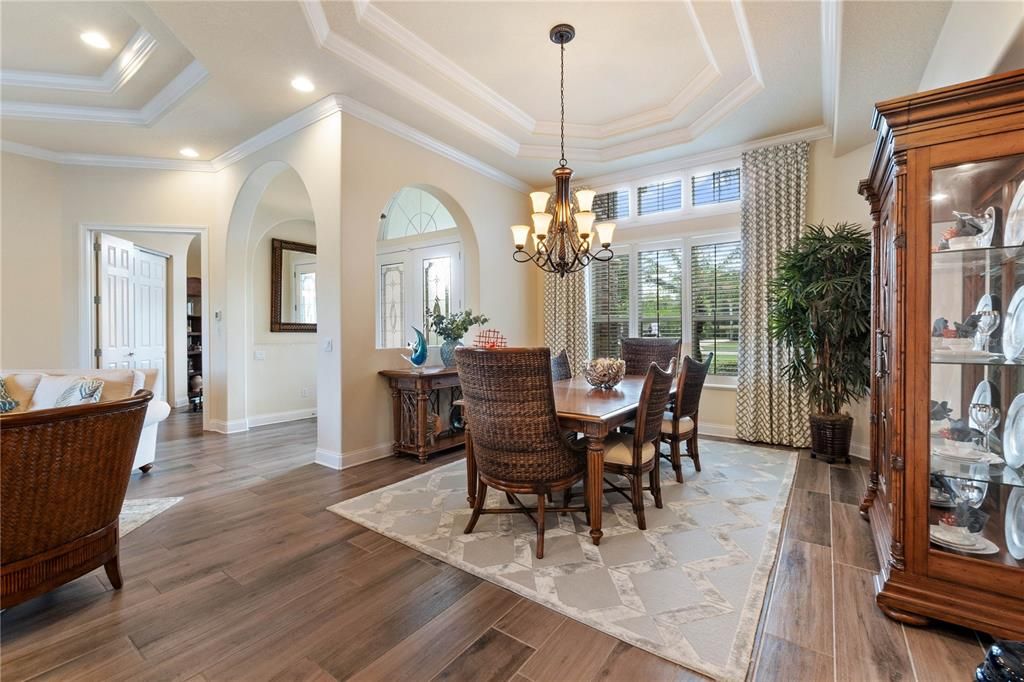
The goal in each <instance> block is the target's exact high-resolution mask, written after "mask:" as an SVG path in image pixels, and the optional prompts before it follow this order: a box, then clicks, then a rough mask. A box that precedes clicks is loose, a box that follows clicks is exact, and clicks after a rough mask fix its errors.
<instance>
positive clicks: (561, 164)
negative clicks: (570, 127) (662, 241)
mask: <svg viewBox="0 0 1024 682" xmlns="http://www.w3.org/2000/svg"><path fill="white" fill-rule="evenodd" d="M575 36H576V29H575V28H573V27H572V26H570V25H569V24H558V25H557V26H554V27H553V28H552V29H551V32H550V37H551V42H553V43H555V44H556V45H559V46H560V51H561V81H560V88H559V95H560V97H561V103H562V119H561V120H562V127H561V134H562V147H561V150H562V158H561V159H559V161H558V168H556V169H555V170H554V171H552V173H551V174H552V175H554V176H555V194H554V197H552V195H550V194H548V193H547V192H531V193H530V201H531V202H532V203H533V252H532V253H531V252H530V251H529V250H528V249H527V248H526V242H527V239H528V238H529V237H530V226H529V225H513V226H512V238H513V241H514V242H515V245H516V250H515V252H514V253H513V254H512V257H513V258H514V259H515V260H516V261H517V262H519V263H529V262H532V263H534V264H535V265H536V266H537V267H539V268H540V269H541V270H544V271H545V272H553V273H558V275H559V276H560V277H565V275H567V274H568V273H570V272H578V271H580V270H582V269H583V268H585V267H587V266H588V265H589V264H590V263H591V262H592V261H599V262H604V261H608V260H611V258H612V256H613V255H614V254H613V253H612V251H611V249H609V248H608V247H609V246H611V244H612V233H613V232H614V231H615V223H608V222H605V223H598V224H597V225H595V224H594V218H595V216H594V213H593V211H591V209H592V208H593V203H594V195H595V193H594V192H593V191H592V190H589V189H581V190H579V191H577V192H576V196H575V199H576V200H575V202H573V196H572V191H571V190H570V181H571V180H572V169H571V168H569V167H568V165H567V164H568V162H567V161H566V160H565V44H566V43H568V42H569V41H571V40H572V39H573V38H574V37H575ZM574 203H575V206H574V205H573V204H574ZM549 204H550V210H549V209H548V206H549ZM595 231H596V233H597V239H598V241H599V243H600V244H601V249H600V250H598V251H596V252H592V251H591V242H592V241H593V237H594V232H595Z"/></svg>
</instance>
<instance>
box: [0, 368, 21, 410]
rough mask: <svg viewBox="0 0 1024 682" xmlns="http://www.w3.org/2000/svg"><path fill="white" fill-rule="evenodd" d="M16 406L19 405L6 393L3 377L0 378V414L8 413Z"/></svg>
mask: <svg viewBox="0 0 1024 682" xmlns="http://www.w3.org/2000/svg"><path fill="white" fill-rule="evenodd" d="M18 405H20V403H19V402H18V401H17V400H15V399H14V398H12V397H11V394H10V393H8V392H7V382H6V381H4V378H3V377H0V414H4V413H6V412H10V411H12V410H13V409H14V408H16V407H17V406H18Z"/></svg>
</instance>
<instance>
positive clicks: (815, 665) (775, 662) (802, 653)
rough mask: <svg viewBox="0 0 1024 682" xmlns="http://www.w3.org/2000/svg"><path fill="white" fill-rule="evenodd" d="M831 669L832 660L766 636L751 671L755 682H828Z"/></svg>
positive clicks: (815, 652) (830, 676)
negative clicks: (779, 681)
mask: <svg viewBox="0 0 1024 682" xmlns="http://www.w3.org/2000/svg"><path fill="white" fill-rule="evenodd" d="M833 667H834V666H833V659H832V657H831V656H827V655H825V654H822V653H819V652H817V651H812V650H811V649H805V648H804V647H802V646H800V645H799V644H793V643H792V642H789V641H786V640H784V639H781V638H779V637H775V636H773V635H769V634H765V635H764V637H763V638H762V640H761V654H760V656H758V660H757V666H756V669H755V671H754V682H776V681H777V680H805V681H806V682H817V681H820V680H831V679H832V675H833Z"/></svg>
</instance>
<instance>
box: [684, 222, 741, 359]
mask: <svg viewBox="0 0 1024 682" xmlns="http://www.w3.org/2000/svg"><path fill="white" fill-rule="evenodd" d="M690 298H691V302H690V305H691V308H692V315H691V318H692V321H693V330H692V331H693V355H694V357H695V358H696V359H698V360H701V361H703V358H704V356H705V355H706V354H707V353H708V352H709V351H713V352H714V353H715V359H714V363H713V364H712V367H711V373H712V374H718V375H725V376H735V375H736V366H737V359H738V354H737V348H738V346H739V338H740V336H739V332H740V324H739V323H740V243H739V242H738V241H731V242H722V243H718V244H701V245H698V246H693V247H691V251H690Z"/></svg>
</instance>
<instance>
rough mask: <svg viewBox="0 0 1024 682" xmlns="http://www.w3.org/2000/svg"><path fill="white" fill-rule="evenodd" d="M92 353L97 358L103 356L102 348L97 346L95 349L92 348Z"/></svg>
mask: <svg viewBox="0 0 1024 682" xmlns="http://www.w3.org/2000/svg"><path fill="white" fill-rule="evenodd" d="M92 354H93V355H94V356H95V357H97V358H102V357H103V349H102V348H97V349H96V350H94V351H93V352H92Z"/></svg>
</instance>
